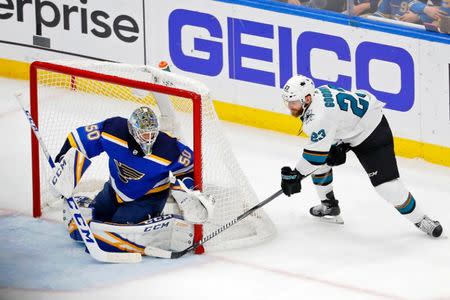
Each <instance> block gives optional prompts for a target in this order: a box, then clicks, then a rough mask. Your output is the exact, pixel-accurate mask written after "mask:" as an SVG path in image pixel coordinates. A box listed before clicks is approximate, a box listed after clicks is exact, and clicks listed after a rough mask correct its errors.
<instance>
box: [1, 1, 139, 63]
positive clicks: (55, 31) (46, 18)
mask: <svg viewBox="0 0 450 300" xmlns="http://www.w3.org/2000/svg"><path fill="white" fill-rule="evenodd" d="M143 24H144V22H143V9H142V1H139V0H115V1H114V5H111V3H110V2H109V1H102V0H77V1H73V0H72V1H71V0H47V1H41V0H27V1H22V0H6V2H5V0H3V1H1V2H0V28H1V29H0V43H3V44H8V43H9V44H10V45H16V46H17V45H18V46H23V47H29V48H41V49H48V50H52V51H53V52H58V51H59V52H61V53H71V54H79V55H80V56H88V57H93V58H99V59H107V60H113V61H126V62H134V63H140V64H142V63H143V62H144V58H143V57H144V53H143V52H144V51H143V50H144V48H143V47H144V35H143V32H144V30H143V29H144V28H143Z"/></svg>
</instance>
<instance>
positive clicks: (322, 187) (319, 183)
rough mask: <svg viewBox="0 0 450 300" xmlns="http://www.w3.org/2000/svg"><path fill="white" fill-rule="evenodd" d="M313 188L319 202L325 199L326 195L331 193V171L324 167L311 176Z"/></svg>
mask: <svg viewBox="0 0 450 300" xmlns="http://www.w3.org/2000/svg"><path fill="white" fill-rule="evenodd" d="M311 178H312V181H313V183H314V186H315V187H316V191H317V194H318V195H319V198H320V200H325V199H327V197H326V195H327V194H328V193H329V192H332V191H333V169H331V167H328V166H325V167H322V168H320V169H319V170H317V171H316V172H314V174H312V175H311Z"/></svg>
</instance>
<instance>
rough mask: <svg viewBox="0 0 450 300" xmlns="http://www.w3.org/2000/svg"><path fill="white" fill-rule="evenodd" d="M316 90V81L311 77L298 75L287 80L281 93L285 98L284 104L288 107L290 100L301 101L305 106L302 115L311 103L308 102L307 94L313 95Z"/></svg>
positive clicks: (302, 105)
mask: <svg viewBox="0 0 450 300" xmlns="http://www.w3.org/2000/svg"><path fill="white" fill-rule="evenodd" d="M314 91H315V86H314V82H313V81H312V80H311V79H310V78H308V77H306V76H303V75H297V76H294V77H292V78H291V79H289V80H288V81H287V82H286V84H285V85H284V87H283V92H282V93H281V98H283V101H284V104H285V105H286V106H287V107H289V102H295V101H299V102H300V105H301V107H302V108H303V109H302V112H301V115H300V117H302V116H303V114H304V112H305V111H306V107H307V106H308V105H309V103H306V96H308V95H311V96H313V95H314Z"/></svg>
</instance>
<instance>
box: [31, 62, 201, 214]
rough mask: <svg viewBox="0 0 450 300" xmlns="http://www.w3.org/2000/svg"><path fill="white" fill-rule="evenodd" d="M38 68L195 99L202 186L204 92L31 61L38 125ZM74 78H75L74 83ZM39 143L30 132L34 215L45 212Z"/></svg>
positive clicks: (197, 180) (34, 113) (196, 178)
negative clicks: (42, 206)
mask: <svg viewBox="0 0 450 300" xmlns="http://www.w3.org/2000/svg"><path fill="white" fill-rule="evenodd" d="M38 70H46V71H51V72H55V73H61V74H71V76H74V77H82V78H86V79H92V80H97V81H103V82H107V83H113V84H120V85H126V86H128V87H131V88H136V89H141V90H146V91H149V92H159V93H165V94H169V95H171V96H177V97H183V98H188V99H191V100H192V104H193V123H194V126H193V130H194V132H193V139H194V141H193V144H194V146H193V148H194V149H193V150H194V181H195V184H196V186H198V187H199V189H201V188H202V172H201V158H202V147H201V139H202V135H201V126H202V117H201V109H202V107H201V95H200V94H198V93H195V92H192V91H186V90H182V89H178V88H173V87H167V86H163V85H157V84H153V83H149V82H143V81H137V80H133V79H128V78H122V77H117V76H112V75H108V74H101V73H97V72H92V71H87V70H81V69H77V68H72V67H68V66H63V65H58V64H53V63H48V62H40V61H36V62H33V63H32V64H31V65H30V113H31V116H32V117H33V120H34V122H35V123H36V126H37V127H38V128H39V118H38V116H39V112H38V75H37V74H38ZM73 82H74V81H72V83H73ZM39 156H40V151H39V143H38V140H37V138H36V136H35V135H34V134H33V133H32V134H31V161H32V170H33V171H32V183H33V217H40V216H42V210H41V182H40V176H39V174H40V164H39V161H40V160H39Z"/></svg>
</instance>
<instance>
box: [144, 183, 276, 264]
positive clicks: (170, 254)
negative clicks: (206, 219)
mask: <svg viewBox="0 0 450 300" xmlns="http://www.w3.org/2000/svg"><path fill="white" fill-rule="evenodd" d="M282 193H283V191H282V190H279V191H277V192H276V193H275V194H273V195H272V196H270V197H269V198H267V199H266V200H264V201H262V202H260V203H258V204H257V205H255V206H253V207H252V208H250V209H249V210H247V211H246V212H244V213H243V214H241V215H240V216H238V217H236V218H234V219H233V220H231V221H230V222H228V223H226V224H224V225H222V226H221V227H219V228H217V229H216V230H214V231H213V232H211V233H210V234H208V235H207V236H205V237H204V238H202V239H201V240H200V241H199V242H197V243H195V244H193V245H191V246H190V247H188V248H186V249H184V250H182V251H169V250H163V249H159V248H155V247H152V246H147V247H146V248H145V250H144V253H145V254H146V255H148V256H154V257H160V258H171V259H172V258H179V257H181V256H183V255H185V254H186V253H188V252H189V251H192V250H195V249H196V248H197V247H199V246H200V245H203V244H204V243H206V242H207V241H209V240H210V239H212V238H214V237H215V236H217V235H218V234H219V233H221V232H222V231H224V230H226V229H228V228H230V227H231V226H233V225H234V224H236V223H237V222H239V221H241V220H242V219H244V218H245V217H247V216H248V215H250V214H251V213H253V212H254V211H255V210H257V209H259V208H261V207H263V206H264V205H266V204H267V203H269V202H270V201H272V200H273V199H275V198H277V197H278V196H280V195H281V194H282Z"/></svg>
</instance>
